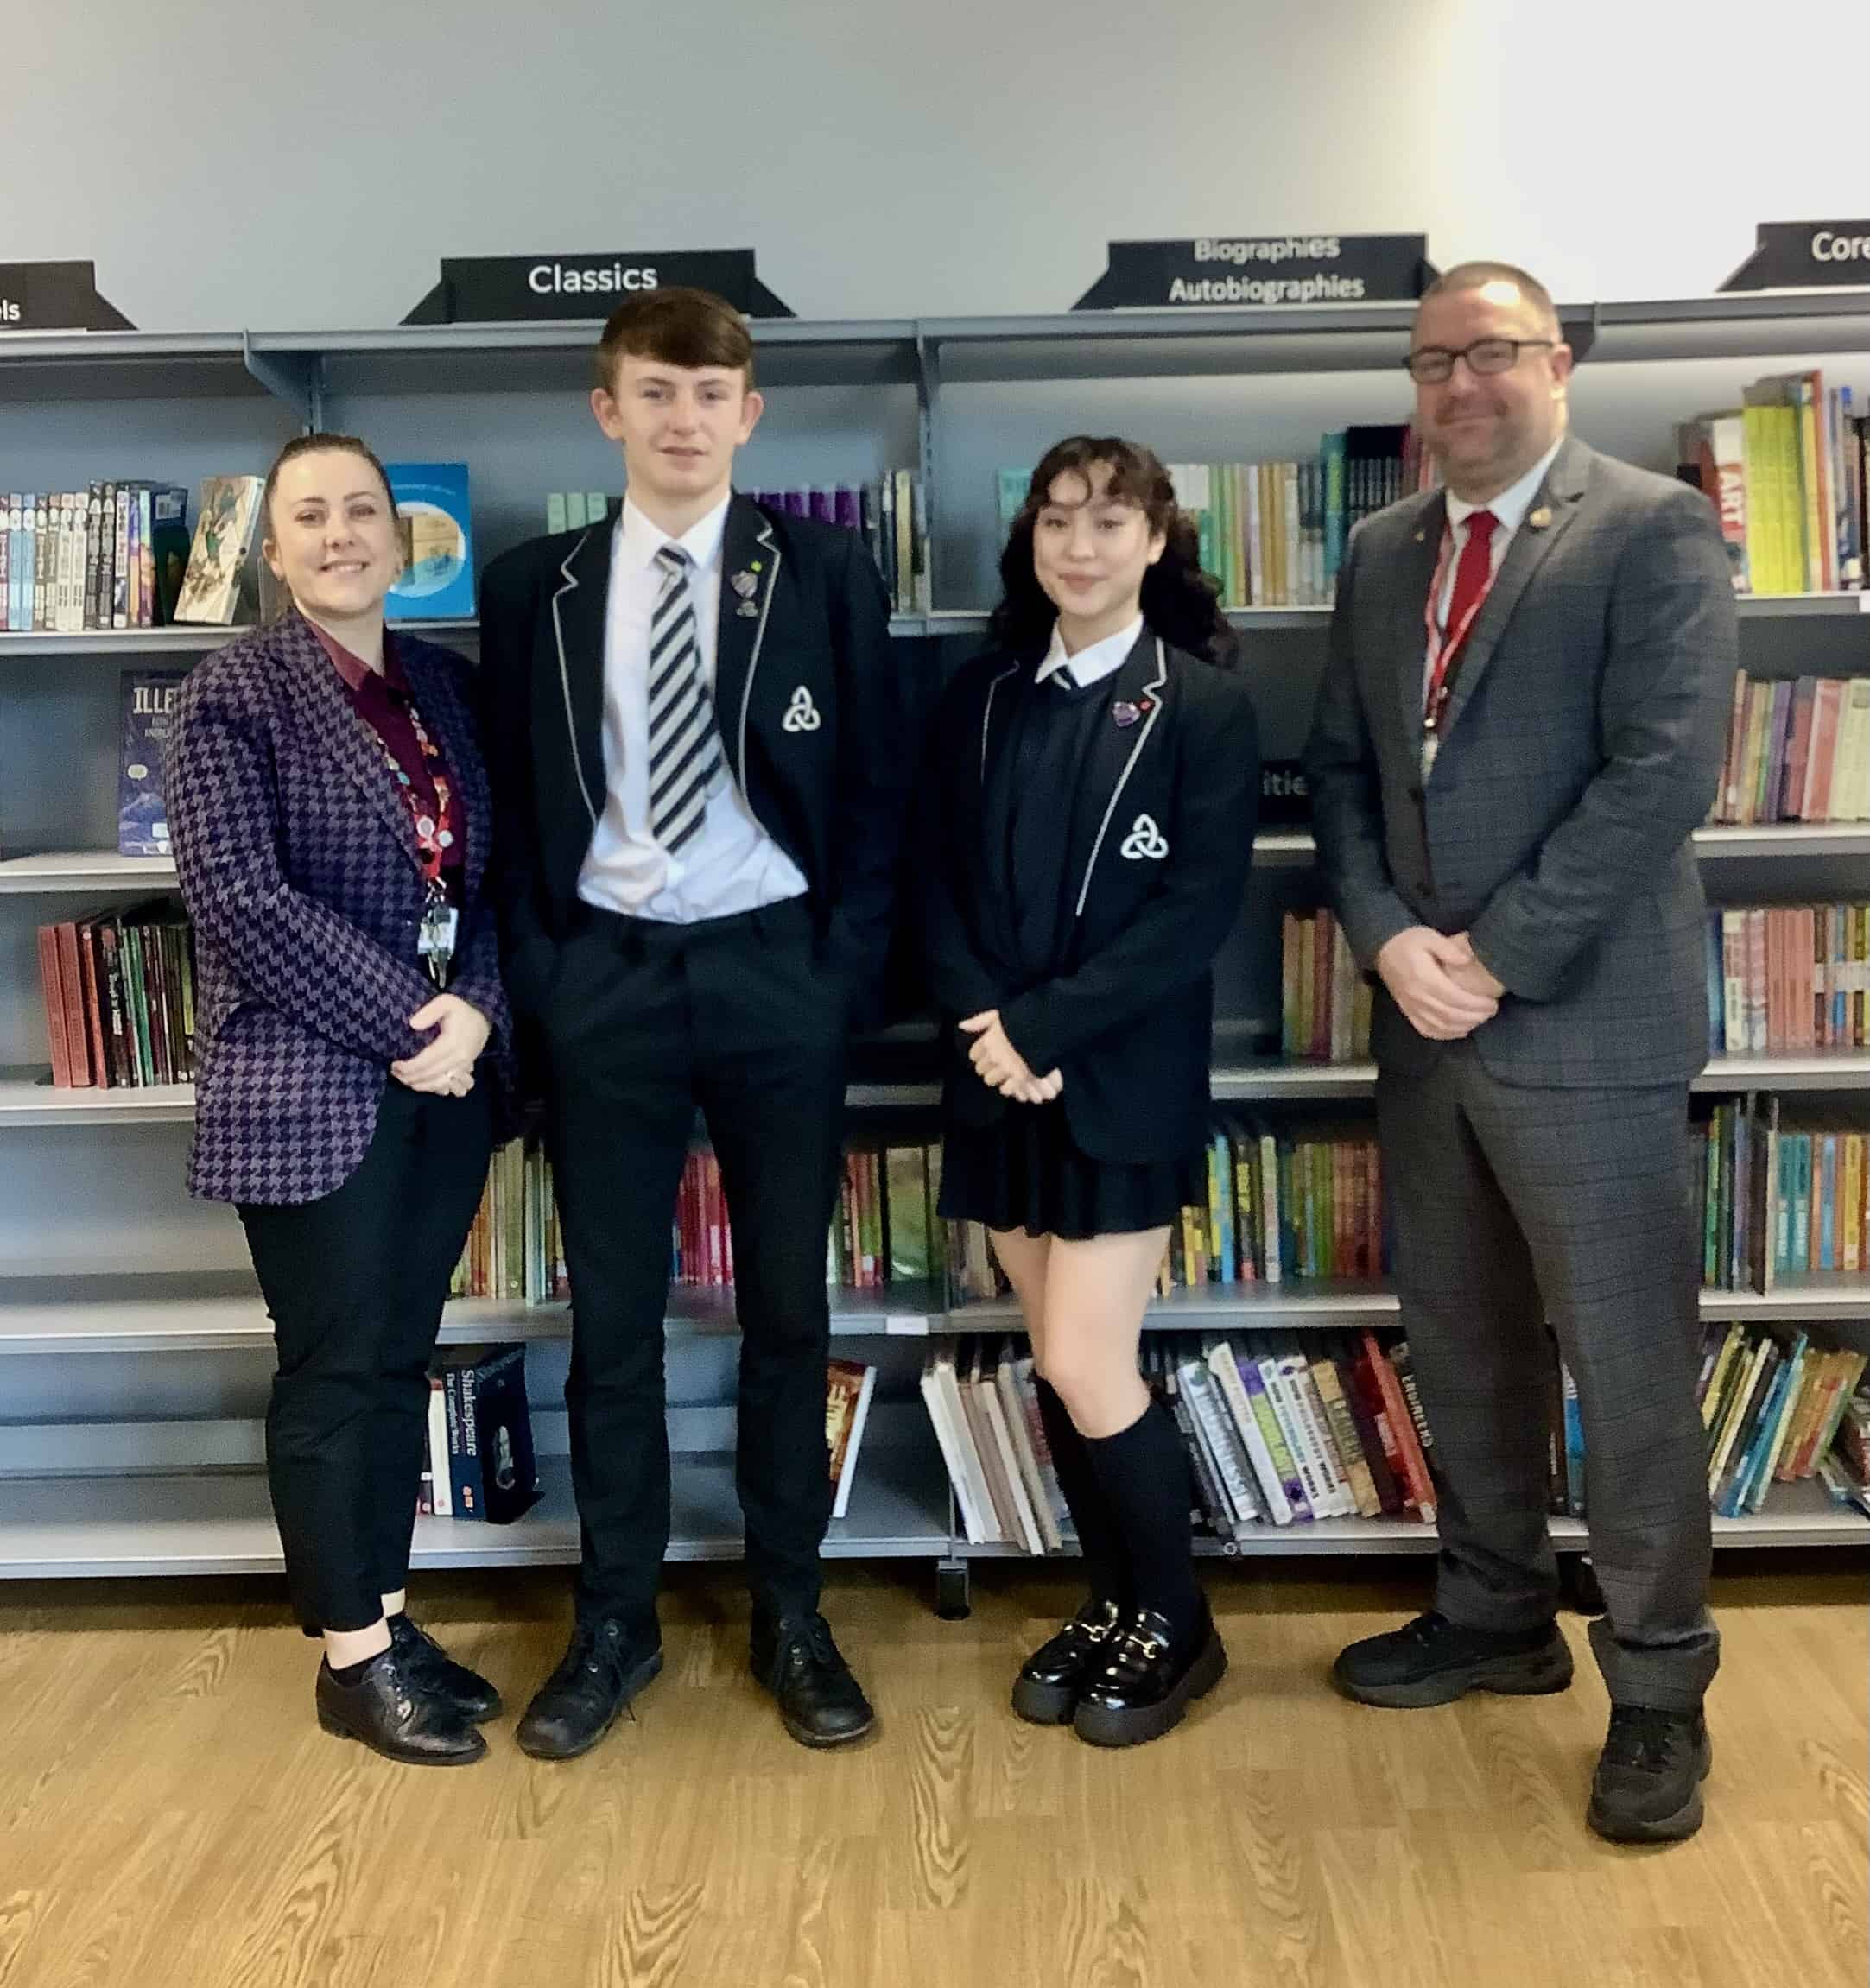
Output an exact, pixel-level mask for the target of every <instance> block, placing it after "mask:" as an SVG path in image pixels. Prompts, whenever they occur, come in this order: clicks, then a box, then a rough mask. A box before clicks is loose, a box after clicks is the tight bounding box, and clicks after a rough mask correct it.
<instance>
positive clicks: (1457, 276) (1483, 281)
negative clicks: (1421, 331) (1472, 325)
mask: <svg viewBox="0 0 1870 1988" xmlns="http://www.w3.org/2000/svg"><path fill="white" fill-rule="evenodd" d="M1489 283H1511V284H1512V287H1513V288H1515V289H1516V290H1518V293H1519V294H1520V295H1521V296H1522V297H1524V298H1525V301H1527V302H1528V303H1529V304H1531V306H1532V307H1533V309H1534V310H1535V311H1537V313H1538V314H1539V320H1540V322H1541V323H1542V324H1543V325H1544V327H1545V329H1546V330H1547V331H1549V332H1550V333H1551V334H1552V336H1553V337H1554V338H1555V339H1563V336H1564V329H1563V326H1561V325H1560V324H1559V322H1558V307H1557V305H1556V304H1555V303H1554V302H1553V301H1552V293H1551V292H1550V290H1549V289H1547V288H1546V287H1545V286H1544V283H1542V282H1540V281H1539V279H1538V278H1537V276H1535V275H1531V273H1530V272H1529V271H1527V270H1525V269H1521V268H1520V267H1519V266H1518V263H1486V262H1480V263H1455V266H1454V268H1453V269H1444V270H1442V274H1441V275H1439V276H1437V277H1436V279H1435V281H1434V282H1432V283H1430V284H1429V287H1428V288H1427V289H1425V290H1424V291H1423V293H1422V299H1421V302H1420V303H1418V304H1417V310H1420V309H1421V308H1422V305H1423V304H1425V303H1427V302H1428V301H1429V298H1431V297H1445V296H1451V295H1453V294H1455V292H1456V291H1459V290H1479V289H1484V288H1486V286H1487V284H1489Z"/></svg>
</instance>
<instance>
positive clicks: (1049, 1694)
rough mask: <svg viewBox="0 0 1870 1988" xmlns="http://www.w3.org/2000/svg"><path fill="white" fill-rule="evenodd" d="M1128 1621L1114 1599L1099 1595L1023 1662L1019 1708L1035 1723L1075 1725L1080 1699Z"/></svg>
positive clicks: (1016, 1686)
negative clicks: (1072, 1723) (1124, 1623)
mask: <svg viewBox="0 0 1870 1988" xmlns="http://www.w3.org/2000/svg"><path fill="white" fill-rule="evenodd" d="M1122 1622H1123V1611H1122V1610H1121V1609H1120V1608H1119V1607H1118V1605H1117V1604H1116V1603H1115V1602H1113V1601H1099V1600H1098V1599H1095V1597H1093V1599H1091V1600H1089V1601H1087V1602H1086V1603H1085V1605H1084V1606H1083V1607H1082V1608H1081V1609H1080V1610H1079V1611H1078V1612H1077V1614H1075V1615H1074V1616H1073V1618H1071V1620H1070V1621H1069V1622H1068V1623H1067V1624H1065V1626H1064V1627H1063V1628H1062V1630H1059V1632H1058V1634H1057V1635H1056V1636H1055V1637H1052V1638H1051V1639H1050V1640H1049V1642H1046V1643H1041V1644H1040V1645H1039V1647H1038V1648H1037V1649H1036V1650H1034V1651H1033V1653H1032V1655H1031V1656H1029V1657H1028V1658H1027V1659H1026V1661H1025V1662H1024V1664H1022V1665H1021V1667H1020V1671H1019V1675H1018V1676H1017V1678H1016V1679H1015V1680H1014V1681H1013V1710H1014V1711H1015V1712H1017V1713H1018V1714H1019V1716H1020V1717H1021V1718H1022V1719H1030V1721H1031V1722H1032V1724H1033V1725H1070V1724H1071V1715H1072V1714H1073V1713H1074V1712H1075V1711H1076V1710H1077V1709H1078V1699H1079V1695H1080V1694H1081V1692H1082V1691H1083V1689H1084V1687H1085V1685H1086V1683H1087V1681H1088V1680H1089V1678H1090V1676H1091V1675H1092V1673H1093V1670H1094V1669H1095V1668H1096V1667H1097V1666H1098V1664H1099V1663H1100V1662H1101V1661H1102V1659H1103V1657H1104V1655H1105V1652H1106V1646H1107V1645H1108V1644H1109V1643H1110V1639H1111V1637H1112V1636H1114V1635H1115V1634H1116V1632H1117V1630H1118V1629H1119V1627H1120V1626H1121V1624H1122Z"/></svg>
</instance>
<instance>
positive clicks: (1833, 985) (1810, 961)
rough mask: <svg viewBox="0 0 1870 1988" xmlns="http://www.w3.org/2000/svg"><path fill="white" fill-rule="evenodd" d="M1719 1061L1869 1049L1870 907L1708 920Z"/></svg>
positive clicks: (1781, 909)
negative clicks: (1721, 1056)
mask: <svg viewBox="0 0 1870 1988" xmlns="http://www.w3.org/2000/svg"><path fill="white" fill-rule="evenodd" d="M1708 1022H1709V1026H1710V1030H1711V1035H1712V1041H1713V1047H1714V1050H1715V1054H1727V1055H1729V1056H1744V1055H1773V1056H1777V1055H1780V1054H1785V1053H1787V1052H1791V1051H1796V1050H1800V1049H1861V1048H1865V1047H1866V1046H1867V1045H1870V904H1784V905H1774V906H1772V907H1770V908H1753V909H1739V908H1732V909H1726V910H1721V911H1710V912H1709V913H1708Z"/></svg>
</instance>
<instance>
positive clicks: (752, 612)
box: [734, 600, 759, 621]
mask: <svg viewBox="0 0 1870 1988" xmlns="http://www.w3.org/2000/svg"><path fill="white" fill-rule="evenodd" d="M734 612H735V613H736V614H737V615H738V616H739V617H740V618H741V620H742V621H758V619H759V604H758V602H757V601H751V600H744V601H742V602H741V603H740V605H738V607H737V608H735V610H734Z"/></svg>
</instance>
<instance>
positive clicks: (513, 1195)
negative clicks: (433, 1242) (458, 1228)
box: [448, 1139, 571, 1305]
mask: <svg viewBox="0 0 1870 1988" xmlns="http://www.w3.org/2000/svg"><path fill="white" fill-rule="evenodd" d="M448 1295H449V1296H451V1297H455V1298H496V1299H498V1300H501V1301H503V1302H505V1303H508V1304H528V1305H543V1304H549V1303H552V1302H553V1301H555V1300H560V1299H564V1298H567V1297H569V1296H570V1295H571V1281H570V1279H569V1278H568V1277H567V1275H566V1271H565V1241H564V1238H563V1236H562V1235H561V1232H560V1230H559V1215H558V1201H557V1199H556V1197H555V1195H554V1193H553V1190H552V1162H550V1161H549V1160H548V1158H547V1157H546V1155H545V1152H544V1150H543V1149H542V1148H541V1147H538V1146H534V1145H528V1144H524V1143H522V1142H521V1141H519V1140H517V1139H515V1140H513V1141H512V1142H510V1143H509V1144H507V1145H504V1146H502V1147H501V1148H500V1149H499V1150H498V1152H496V1153H495V1154H494V1155H493V1160H492V1162H491V1165H490V1166H489V1167H488V1168H487V1184H486V1186H485V1188H483V1189H482V1191H481V1196H480V1206H479V1208H477V1209H476V1210H475V1212H474V1220H473V1225H472V1227H471V1228H470V1229H469V1230H468V1231H467V1241H466V1244H464V1245H463V1246H462V1250H461V1257H460V1262H459V1263H457V1264H456V1265H455V1267H454V1281H453V1284H452V1285H451V1286H450V1287H449V1292H448Z"/></svg>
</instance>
